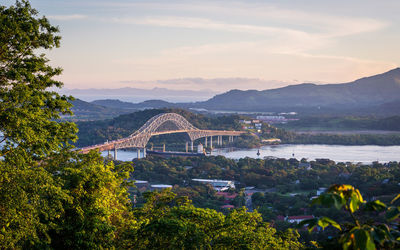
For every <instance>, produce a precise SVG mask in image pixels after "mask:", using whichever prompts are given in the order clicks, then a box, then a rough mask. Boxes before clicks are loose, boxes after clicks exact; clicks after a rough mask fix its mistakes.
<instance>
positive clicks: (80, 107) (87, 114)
mask: <svg viewBox="0 0 400 250" xmlns="http://www.w3.org/2000/svg"><path fill="white" fill-rule="evenodd" d="M71 103H72V105H73V107H72V112H73V113H74V115H73V116H72V117H71V116H67V117H65V118H66V119H69V120H75V121H76V120H102V119H108V118H112V117H115V116H118V115H121V114H126V113H128V112H129V110H125V109H120V108H110V107H105V106H102V105H97V104H93V103H89V102H85V101H82V100H79V99H76V100H74V101H72V102H71Z"/></svg>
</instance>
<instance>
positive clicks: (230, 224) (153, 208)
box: [131, 190, 302, 249]
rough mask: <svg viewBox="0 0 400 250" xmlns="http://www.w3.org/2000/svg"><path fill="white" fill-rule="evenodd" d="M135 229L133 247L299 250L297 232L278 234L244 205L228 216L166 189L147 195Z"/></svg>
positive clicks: (140, 209)
mask: <svg viewBox="0 0 400 250" xmlns="http://www.w3.org/2000/svg"><path fill="white" fill-rule="evenodd" d="M135 215H136V219H137V221H138V223H139V224H140V225H139V230H138V231H136V232H135V233H134V235H132V239H134V241H133V242H132V245H131V247H135V248H137V249H164V248H172V249H299V248H302V244H301V243H299V242H298V234H297V233H296V232H294V231H288V232H286V233H284V234H282V235H278V234H277V233H276V230H275V229H274V228H272V227H270V226H269V225H268V224H266V223H264V222H263V221H262V218H261V215H260V214H259V213H257V212H252V213H250V212H247V211H246V209H245V208H242V209H239V210H234V211H232V212H231V213H229V214H228V215H226V216H225V215H224V214H222V213H219V212H216V211H215V210H212V209H203V208H196V207H194V206H193V205H191V202H190V201H189V200H188V199H186V198H185V197H176V195H175V194H174V193H172V192H171V191H170V190H163V191H162V192H160V193H150V194H147V202H146V204H145V205H144V206H143V207H142V208H139V209H137V210H136V211H135Z"/></svg>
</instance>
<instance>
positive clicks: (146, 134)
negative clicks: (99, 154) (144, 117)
mask: <svg viewBox="0 0 400 250" xmlns="http://www.w3.org/2000/svg"><path fill="white" fill-rule="evenodd" d="M167 122H172V123H173V124H174V125H175V127H176V128H174V129H170V128H167V129H164V128H163V127H162V126H163V124H166V123H167ZM173 133H186V134H187V135H188V136H189V138H190V140H191V141H192V142H193V141H194V140H196V139H199V138H202V137H208V136H239V135H241V134H243V133H245V132H244V131H226V130H222V131H221V130H204V129H198V128H196V127H195V126H193V125H192V124H191V123H190V122H188V121H187V120H186V119H185V118H184V117H183V116H181V115H179V114H176V113H161V114H158V115H156V116H153V117H152V118H151V119H150V120H148V121H147V122H146V123H145V124H144V125H143V126H142V127H140V128H139V129H138V130H137V131H135V132H134V133H133V134H131V135H130V136H128V137H126V138H122V139H118V140H113V141H107V142H105V143H103V144H97V145H92V146H88V147H84V148H82V149H81V152H82V153H88V152H89V151H90V150H93V149H97V150H99V151H105V150H112V149H114V150H117V149H119V148H145V147H146V144H147V143H148V141H149V140H150V138H151V137H152V136H155V135H161V134H173Z"/></svg>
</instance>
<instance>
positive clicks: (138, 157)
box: [137, 148, 140, 159]
mask: <svg viewBox="0 0 400 250" xmlns="http://www.w3.org/2000/svg"><path fill="white" fill-rule="evenodd" d="M137 159H140V148H138V149H137Z"/></svg>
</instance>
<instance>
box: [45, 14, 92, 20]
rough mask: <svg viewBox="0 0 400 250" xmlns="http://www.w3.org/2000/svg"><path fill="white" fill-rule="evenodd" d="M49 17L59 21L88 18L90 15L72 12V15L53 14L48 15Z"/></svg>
mask: <svg viewBox="0 0 400 250" xmlns="http://www.w3.org/2000/svg"><path fill="white" fill-rule="evenodd" d="M47 17H48V18H49V19H53V20H57V21H70V20H82V19H87V18H88V16H86V15H80V14H72V15H51V16H47Z"/></svg>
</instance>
